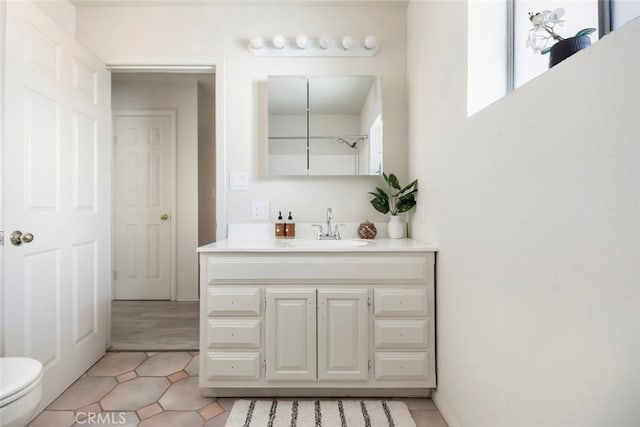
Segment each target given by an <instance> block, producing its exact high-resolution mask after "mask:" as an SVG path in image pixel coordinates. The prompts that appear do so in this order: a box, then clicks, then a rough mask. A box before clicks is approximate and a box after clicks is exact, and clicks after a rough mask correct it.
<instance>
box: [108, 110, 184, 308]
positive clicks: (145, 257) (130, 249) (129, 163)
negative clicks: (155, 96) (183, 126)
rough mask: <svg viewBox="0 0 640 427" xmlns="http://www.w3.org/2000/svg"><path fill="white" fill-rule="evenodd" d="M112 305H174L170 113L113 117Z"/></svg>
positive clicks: (140, 112) (172, 124)
mask: <svg viewBox="0 0 640 427" xmlns="http://www.w3.org/2000/svg"><path fill="white" fill-rule="evenodd" d="M113 122H114V137H115V138H114V144H115V150H114V151H115V169H114V174H115V178H114V206H115V215H114V230H115V232H114V239H115V242H114V247H115V251H114V257H115V295H114V298H115V299H145V300H151V299H173V297H174V295H173V292H172V289H173V287H172V283H171V277H172V274H173V273H172V270H173V267H172V266H173V264H174V263H173V262H172V259H173V258H174V257H173V255H172V243H171V242H172V238H171V236H172V224H173V220H172V214H173V212H172V209H171V208H172V200H173V191H174V183H175V179H174V178H173V176H174V172H173V171H174V167H173V165H174V164H175V161H174V152H175V129H176V127H175V122H176V121H175V111H172V110H167V111H157V110H155V111H153V110H148V111H143V110H136V111H116V112H114V120H113Z"/></svg>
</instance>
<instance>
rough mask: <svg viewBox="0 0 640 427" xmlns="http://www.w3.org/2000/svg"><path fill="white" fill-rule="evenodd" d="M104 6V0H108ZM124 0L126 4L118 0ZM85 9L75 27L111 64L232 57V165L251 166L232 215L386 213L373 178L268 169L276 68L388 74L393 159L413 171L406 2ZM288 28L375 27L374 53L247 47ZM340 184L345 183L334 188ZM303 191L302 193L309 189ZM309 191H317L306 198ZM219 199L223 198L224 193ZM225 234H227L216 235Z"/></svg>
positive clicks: (389, 164) (232, 199)
mask: <svg viewBox="0 0 640 427" xmlns="http://www.w3.org/2000/svg"><path fill="white" fill-rule="evenodd" d="M101 4H103V5H104V3H101ZM117 4H121V3H120V2H118V3H117ZM136 4H137V6H130V7H127V6H124V7H123V6H112V7H111V6H95V5H94V6H86V7H84V6H82V5H80V6H79V7H78V16H77V34H78V37H79V38H80V40H81V41H83V42H84V43H85V44H86V45H87V46H88V47H89V48H90V49H91V50H93V51H94V52H95V53H96V54H97V55H98V56H100V57H101V58H102V59H104V60H106V61H107V62H110V61H113V60H114V59H122V58H125V57H128V58H131V57H135V56H136V55H144V54H147V55H157V54H178V55H179V54H211V55H214V54H219V55H224V58H225V74H226V81H225V82H224V88H225V94H224V96H225V100H226V106H225V108H226V110H225V116H226V121H225V133H226V146H227V152H226V159H225V161H226V164H227V169H228V171H229V172H234V171H246V172H248V173H249V175H250V182H249V191H242V192H231V193H229V195H228V217H229V221H230V222H243V221H250V207H251V200H268V201H270V202H271V208H272V218H274V216H273V215H274V214H275V213H277V209H276V207H279V208H280V209H282V210H286V211H289V210H292V211H293V213H294V215H296V218H297V220H298V221H308V222H313V221H319V220H321V219H322V218H323V216H324V214H325V212H326V209H327V207H330V206H331V207H333V211H334V214H335V216H336V220H338V221H341V222H349V221H353V222H359V221H361V220H363V219H365V218H369V219H371V220H384V217H382V216H381V215H380V214H377V213H376V212H375V211H374V209H373V208H372V207H371V206H370V204H369V198H370V196H369V195H367V191H370V190H371V189H372V188H373V187H374V185H376V184H377V183H378V181H377V178H375V177H349V178H344V177H329V178H323V177H311V178H304V179H301V178H291V177H289V178H270V177H268V176H267V155H266V146H267V132H266V129H267V126H266V123H267V113H266V110H267V96H266V94H267V91H266V86H267V84H266V81H267V76H268V75H285V74H289V75H306V74H308V75H338V74H355V75H363V74H365V75H371V74H381V75H383V81H384V102H385V105H384V108H385V112H386V114H385V127H384V133H385V135H384V136H385V159H384V162H385V166H386V169H387V171H390V172H396V173H397V174H399V175H400V178H401V179H403V180H404V175H406V158H407V146H406V139H407V138H406V135H407V132H406V112H407V108H406V55H405V47H406V44H405V34H406V32H405V24H406V9H405V5H403V4H400V5H389V4H388V3H384V4H380V5H378V4H375V5H372V4H370V3H368V4H364V5H354V4H348V5H331V6H329V5H313V4H306V5H293V4H292V3H288V4H285V5H273V4H272V5H268V6H256V5H255V4H254V5H246V4H245V5H238V6H236V5H230V4H229V3H228V2H226V3H222V4H217V5H212V4H210V3H209V4H204V3H203V4H200V5H194V3H188V6H182V7H174V6H169V5H161V6H158V5H155V6H154V5H149V6H145V5H141V4H142V3H140V2H137V3H136ZM276 32H282V33H284V34H285V35H287V36H295V35H297V34H301V33H305V34H307V35H309V36H318V35H320V34H329V35H335V36H340V35H343V34H352V35H354V36H358V37H362V36H364V35H366V34H374V35H375V36H376V37H377V38H378V40H379V43H380V50H379V52H378V54H377V55H376V56H375V57H372V58H307V59H303V58H256V57H254V56H252V55H251V54H250V53H249V52H248V50H247V43H248V39H249V38H250V37H251V36H252V35H254V34H262V35H265V36H269V35H273V34H275V33H276ZM336 189H338V190H336ZM301 195H303V196H301ZM304 195H309V196H304ZM218 199H219V198H218ZM218 237H219V238H221V236H218Z"/></svg>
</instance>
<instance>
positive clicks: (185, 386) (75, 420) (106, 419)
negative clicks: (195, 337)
mask: <svg viewBox="0 0 640 427" xmlns="http://www.w3.org/2000/svg"><path fill="white" fill-rule="evenodd" d="M199 358H200V356H199V355H198V353H197V352H184V351H180V352H146V353H145V352H121V353H118V352H110V353H107V354H106V355H105V356H104V357H103V358H102V359H100V360H99V361H98V362H97V363H96V364H95V365H94V366H92V367H91V369H89V370H88V371H87V372H86V373H85V374H84V375H83V376H82V377H80V378H79V379H78V380H77V381H76V382H75V383H73V384H72V385H71V387H69V388H68V389H67V390H65V392H64V393H62V394H61V395H60V396H59V397H58V398H57V399H56V400H54V401H53V403H51V405H49V407H48V408H46V409H45V410H44V411H43V412H42V413H40V414H39V415H38V416H37V417H36V418H35V419H34V420H33V421H32V422H31V423H30V424H29V427H71V426H74V427H75V426H87V425H91V426H113V425H118V426H126V427H128V426H140V427H160V426H167V427H202V426H205V427H223V426H224V425H225V423H226V420H227V417H228V415H229V412H230V411H231V407H232V406H233V403H234V402H235V399H215V398H210V397H205V396H204V395H203V393H202V390H201V389H200V388H199V387H198V361H199ZM401 400H403V401H405V402H406V403H407V406H408V407H409V410H410V411H411V415H412V416H413V418H414V419H415V421H416V424H417V426H418V427H446V426H447V424H446V423H445V421H444V419H443V418H442V416H441V415H440V412H439V411H438V408H436V406H435V405H434V404H433V402H432V401H431V400H430V399H417V398H416V399H401Z"/></svg>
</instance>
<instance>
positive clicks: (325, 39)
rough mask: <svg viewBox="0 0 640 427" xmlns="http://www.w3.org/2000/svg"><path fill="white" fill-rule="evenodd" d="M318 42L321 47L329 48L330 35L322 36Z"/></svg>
mask: <svg viewBox="0 0 640 427" xmlns="http://www.w3.org/2000/svg"><path fill="white" fill-rule="evenodd" d="M318 43H319V44H320V47H321V48H323V49H328V48H329V37H327V36H320V38H318Z"/></svg>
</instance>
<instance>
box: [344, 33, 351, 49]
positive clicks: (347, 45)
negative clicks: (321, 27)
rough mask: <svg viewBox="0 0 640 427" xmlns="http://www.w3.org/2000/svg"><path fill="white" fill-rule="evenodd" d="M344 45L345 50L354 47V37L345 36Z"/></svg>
mask: <svg viewBox="0 0 640 427" xmlns="http://www.w3.org/2000/svg"><path fill="white" fill-rule="evenodd" d="M342 47H343V48H344V50H349V49H351V48H352V47H353V37H351V36H344V37H343V38H342Z"/></svg>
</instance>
